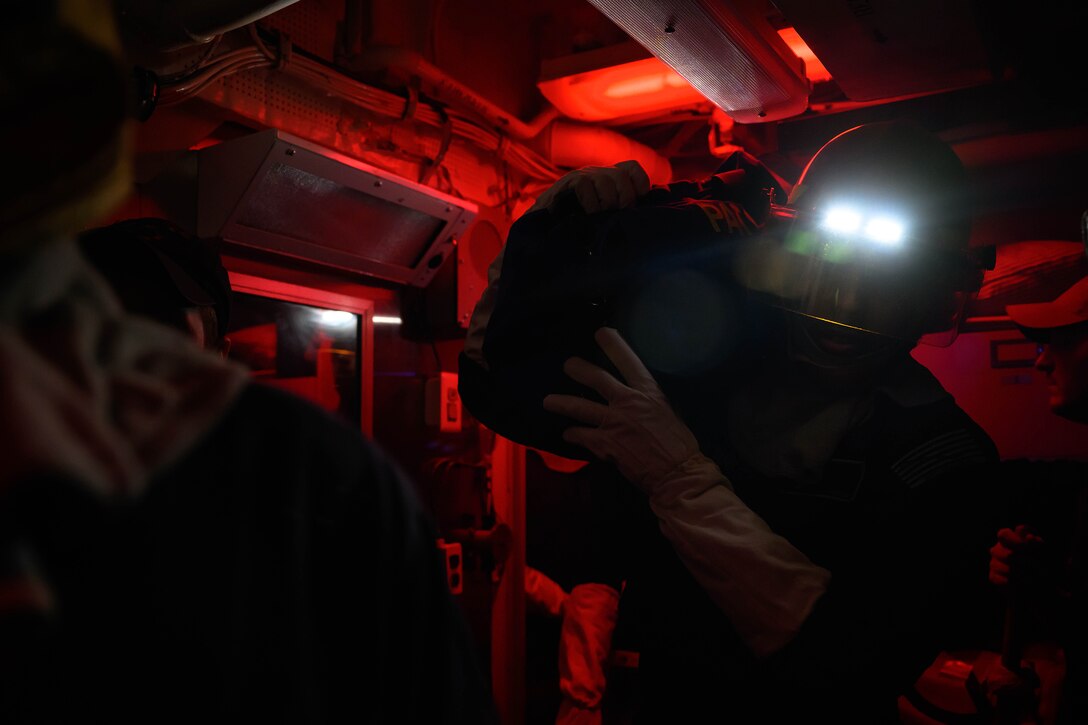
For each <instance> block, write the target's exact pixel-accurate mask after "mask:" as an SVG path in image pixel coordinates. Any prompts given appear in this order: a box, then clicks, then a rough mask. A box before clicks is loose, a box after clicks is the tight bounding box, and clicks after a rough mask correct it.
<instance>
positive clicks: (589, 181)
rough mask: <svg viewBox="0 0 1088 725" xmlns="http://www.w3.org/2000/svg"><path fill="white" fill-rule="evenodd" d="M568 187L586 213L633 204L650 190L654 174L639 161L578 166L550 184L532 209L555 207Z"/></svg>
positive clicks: (530, 209)
mask: <svg viewBox="0 0 1088 725" xmlns="http://www.w3.org/2000/svg"><path fill="white" fill-rule="evenodd" d="M568 190H569V191H572V192H573V193H574V195H575V197H576V198H577V199H578V204H579V205H580V206H581V207H582V210H583V211H585V213H586V214H593V213H595V212H599V211H610V210H613V209H622V208H624V207H627V206H631V205H632V204H634V203H635V200H636V199H638V198H639V197H640V196H642V195H643V194H645V193H646V192H647V191H649V190H650V177H649V176H648V175H647V174H646V171H645V170H644V169H643V168H642V166H640V165H639V163H638V162H637V161H621V162H619V163H618V164H616V165H615V166H587V167H585V168H582V169H575V170H574V171H571V172H570V173H568V174H566V175H565V176H562V177H560V178H559V180H558V181H556V182H555V183H554V184H552V185H551V186H550V187H548V188H547V189H546V190H545V191H544V192H543V193H542V194H541V195H540V196H539V197H538V198H537V200H536V203H535V204H533V205H532V207H530V208H529V211H536V210H538V209H552V208H554V205H555V202H556V199H557V198H558V197H559V195H560V194H562V193H563V192H565V191H568Z"/></svg>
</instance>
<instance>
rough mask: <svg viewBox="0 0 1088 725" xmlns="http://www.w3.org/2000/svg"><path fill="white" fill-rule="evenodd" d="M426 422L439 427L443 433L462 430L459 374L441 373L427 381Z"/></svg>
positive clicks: (425, 394) (425, 396)
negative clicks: (458, 389) (458, 386)
mask: <svg viewBox="0 0 1088 725" xmlns="http://www.w3.org/2000/svg"><path fill="white" fill-rule="evenodd" d="M423 397H424V407H425V412H424V416H423V419H424V422H425V423H426V424H427V425H431V426H438V429H439V430H440V431H441V432H443V433H457V432H459V431H460V430H461V396H460V395H459V394H458V393H457V373H439V376H438V377H437V378H431V379H430V380H428V381H427V386H426V389H425V390H424V395H423Z"/></svg>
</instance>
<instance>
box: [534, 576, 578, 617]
mask: <svg viewBox="0 0 1088 725" xmlns="http://www.w3.org/2000/svg"><path fill="white" fill-rule="evenodd" d="M569 596H570V595H569V594H567V593H566V592H565V591H564V590H563V587H561V586H559V585H558V584H556V583H555V582H554V581H553V580H552V579H551V578H550V577H548V576H547V575H546V574H544V573H543V572H541V571H539V570H537V569H534V568H533V567H531V566H526V567H525V599H526V603H527V604H528V605H529V607H530V608H532V609H535V610H537V611H540V612H543V613H544V614H547V615H548V616H549V617H561V616H563V609H564V607H565V606H566V603H567V598H568V597H569Z"/></svg>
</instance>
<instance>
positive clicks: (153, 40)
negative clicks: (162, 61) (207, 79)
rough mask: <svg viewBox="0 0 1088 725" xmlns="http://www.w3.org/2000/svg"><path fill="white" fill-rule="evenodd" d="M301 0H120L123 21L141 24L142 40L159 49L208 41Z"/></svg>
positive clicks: (132, 24) (171, 48) (135, 26)
mask: <svg viewBox="0 0 1088 725" xmlns="http://www.w3.org/2000/svg"><path fill="white" fill-rule="evenodd" d="M296 2H298V0H185V1H184V2H177V1H176V0H152V1H150V2H148V1H147V0H119V2H118V3H117V6H118V8H117V9H118V11H119V12H120V13H121V18H122V20H123V21H124V22H123V24H124V25H126V26H130V27H133V28H137V27H138V28H140V29H141V34H142V35H143V36H144V37H142V38H141V40H142V41H143V42H144V43H146V44H148V45H153V46H158V47H159V49H160V50H164V51H165V50H177V49H179V48H184V47H186V46H191V45H199V44H201V43H207V42H209V41H210V40H212V38H214V37H216V36H218V35H222V34H224V33H229V32H230V31H232V30H237V29H238V28H241V27H245V26H246V25H249V24H250V23H254V22H256V21H258V20H260V19H261V18H264V17H267V16H269V15H271V14H272V13H275V12H278V11H280V10H283V9H284V8H285V7H287V6H288V5H293V4H295V3H296Z"/></svg>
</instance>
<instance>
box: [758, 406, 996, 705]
mask: <svg viewBox="0 0 1088 725" xmlns="http://www.w3.org/2000/svg"><path fill="white" fill-rule="evenodd" d="M959 415H962V413H959V414H958V415H957V416H956V417H959ZM909 423H910V421H909V419H904V420H903V424H904V426H906V425H909ZM897 433H901V434H903V435H908V436H909V435H910V434H909V433H904V432H902V431H899V432H897ZM915 435H917V436H918V440H917V441H916V444H912V445H909V446H906V447H905V448H900V449H899V450H898V452H897V453H896V454H895V455H894V456H892V457H891V458H890V459H889V460H888V461H887V463H888V464H889V466H888V470H887V471H886V476H887V482H888V484H889V485H890V486H894V487H896V488H899V489H901V496H902V499H901V503H900V506H899V507H898V511H897V512H894V513H889V514H887V515H882V514H881V512H880V511H879V510H874V511H872V512H869V513H868V514H867V516H869V521H868V523H867V524H866V525H865V528H863V529H861V530H859V531H856V532H855V535H857V536H858V538H859V540H857V541H855V542H851V548H852V549H853V551H854V553H853V554H852V555H851V557H850V558H849V559H848V560H845V561H840V562H839V563H838V565H837V566H831V567H829V568H830V570H831V582H830V586H829V588H828V591H827V592H826V593H825V595H824V596H823V597H822V598H821V599H820V600H819V601H818V602H817V604H816V606H815V608H814V610H813V612H812V614H811V616H810V617H809V618H808V619H807V620H806V622H805V624H804V625H803V627H802V629H801V631H800V633H799V634H798V636H797V637H796V638H795V639H794V640H793V641H792V642H791V643H790V644H789V645H787V647H786V648H785V649H783V650H782V651H781V652H779V653H777V654H776V655H774V656H773V657H771V658H770V659H769V660H768V661H767V662H765V663H763V665H762V666H763V667H765V668H767V669H768V670H769V671H771V672H772V673H773V674H774V678H775V679H776V680H778V681H787V682H791V683H793V684H794V686H796V687H797V688H798V689H799V690H801V691H804V692H808V693H810V696H811V697H812V698H813V699H817V700H822V701H824V702H825V703H835V702H840V703H850V706H851V707H857V708H858V711H859V712H866V711H868V712H879V711H881V710H884V711H889V707H892V708H893V707H894V703H895V701H896V697H897V696H898V695H899V694H901V693H903V692H905V691H907V690H908V689H909V688H910V687H911V686H912V685H913V683H914V681H915V679H916V678H917V677H918V676H919V675H920V674H921V672H922V671H923V670H924V669H925V668H926V667H927V666H928V665H929V664H930V663H931V662H932V661H933V659H934V658H935V657H936V656H937V655H938V654H939V653H940V652H941V651H942V650H956V649H970V648H973V649H980V648H982V649H996V648H998V647H999V646H1000V633H1001V621H1002V619H1001V617H1002V614H1003V601H1002V600H1001V599H1000V597H998V596H997V594H998V593H997V592H996V591H994V590H993V588H992V587H989V586H988V583H987V570H988V548H989V546H990V545H991V544H992V541H993V537H994V534H995V532H996V522H997V509H998V508H999V505H998V504H999V501H998V497H997V496H996V495H995V493H996V492H995V490H993V483H994V481H995V478H996V471H997V466H998V463H997V457H996V452H995V451H994V449H993V445H992V443H991V442H990V441H989V439H988V438H987V437H986V436H985V434H984V433H982V431H981V430H980V429H978V427H977V426H975V425H974V424H973V423H972V422H971V421H969V420H968V419H966V416H962V427H957V426H953V427H951V428H947V429H944V430H943V431H942V433H941V434H940V435H932V436H928V435H927V431H925V430H921V431H918V432H917V433H916V434H915ZM927 438H928V440H927Z"/></svg>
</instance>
